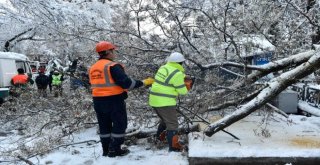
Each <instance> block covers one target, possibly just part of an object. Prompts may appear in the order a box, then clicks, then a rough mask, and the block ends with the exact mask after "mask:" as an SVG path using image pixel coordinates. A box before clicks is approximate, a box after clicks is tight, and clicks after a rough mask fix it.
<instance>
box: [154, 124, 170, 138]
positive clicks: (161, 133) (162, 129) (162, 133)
mask: <svg viewBox="0 0 320 165" xmlns="http://www.w3.org/2000/svg"><path fill="white" fill-rule="evenodd" d="M166 128H167V127H166V124H165V123H164V122H163V121H161V122H160V123H159V125H158V129H157V134H156V137H157V139H158V140H160V141H164V140H165V138H166Z"/></svg>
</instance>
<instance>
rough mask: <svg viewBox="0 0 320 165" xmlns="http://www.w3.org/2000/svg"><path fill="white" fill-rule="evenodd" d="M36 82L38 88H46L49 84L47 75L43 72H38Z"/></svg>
mask: <svg viewBox="0 0 320 165" xmlns="http://www.w3.org/2000/svg"><path fill="white" fill-rule="evenodd" d="M36 84H37V87H38V89H47V87H48V84H49V77H48V76H47V75H45V74H44V73H42V72H40V73H39V76H37V77H36Z"/></svg>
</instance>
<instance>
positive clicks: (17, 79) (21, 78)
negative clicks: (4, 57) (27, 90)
mask: <svg viewBox="0 0 320 165" xmlns="http://www.w3.org/2000/svg"><path fill="white" fill-rule="evenodd" d="M12 82H13V85H17V84H26V83H27V82H28V76H27V75H24V74H18V75H15V76H14V77H12Z"/></svg>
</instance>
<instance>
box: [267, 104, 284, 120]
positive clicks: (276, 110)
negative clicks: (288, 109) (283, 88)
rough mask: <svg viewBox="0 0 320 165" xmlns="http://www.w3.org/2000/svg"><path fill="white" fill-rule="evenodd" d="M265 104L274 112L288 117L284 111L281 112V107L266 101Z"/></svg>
mask: <svg viewBox="0 0 320 165" xmlns="http://www.w3.org/2000/svg"><path fill="white" fill-rule="evenodd" d="M266 105H267V106H268V107H270V108H271V109H272V110H273V111H274V112H276V113H278V114H280V115H282V116H284V117H285V118H288V117H289V116H288V115H287V114H286V113H285V112H283V111H282V110H281V109H279V108H277V107H275V106H273V105H272V104H270V103H267V104H266Z"/></svg>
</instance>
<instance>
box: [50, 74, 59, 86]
mask: <svg viewBox="0 0 320 165" xmlns="http://www.w3.org/2000/svg"><path fill="white" fill-rule="evenodd" d="M60 79H61V75H52V85H61V80H60Z"/></svg>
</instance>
